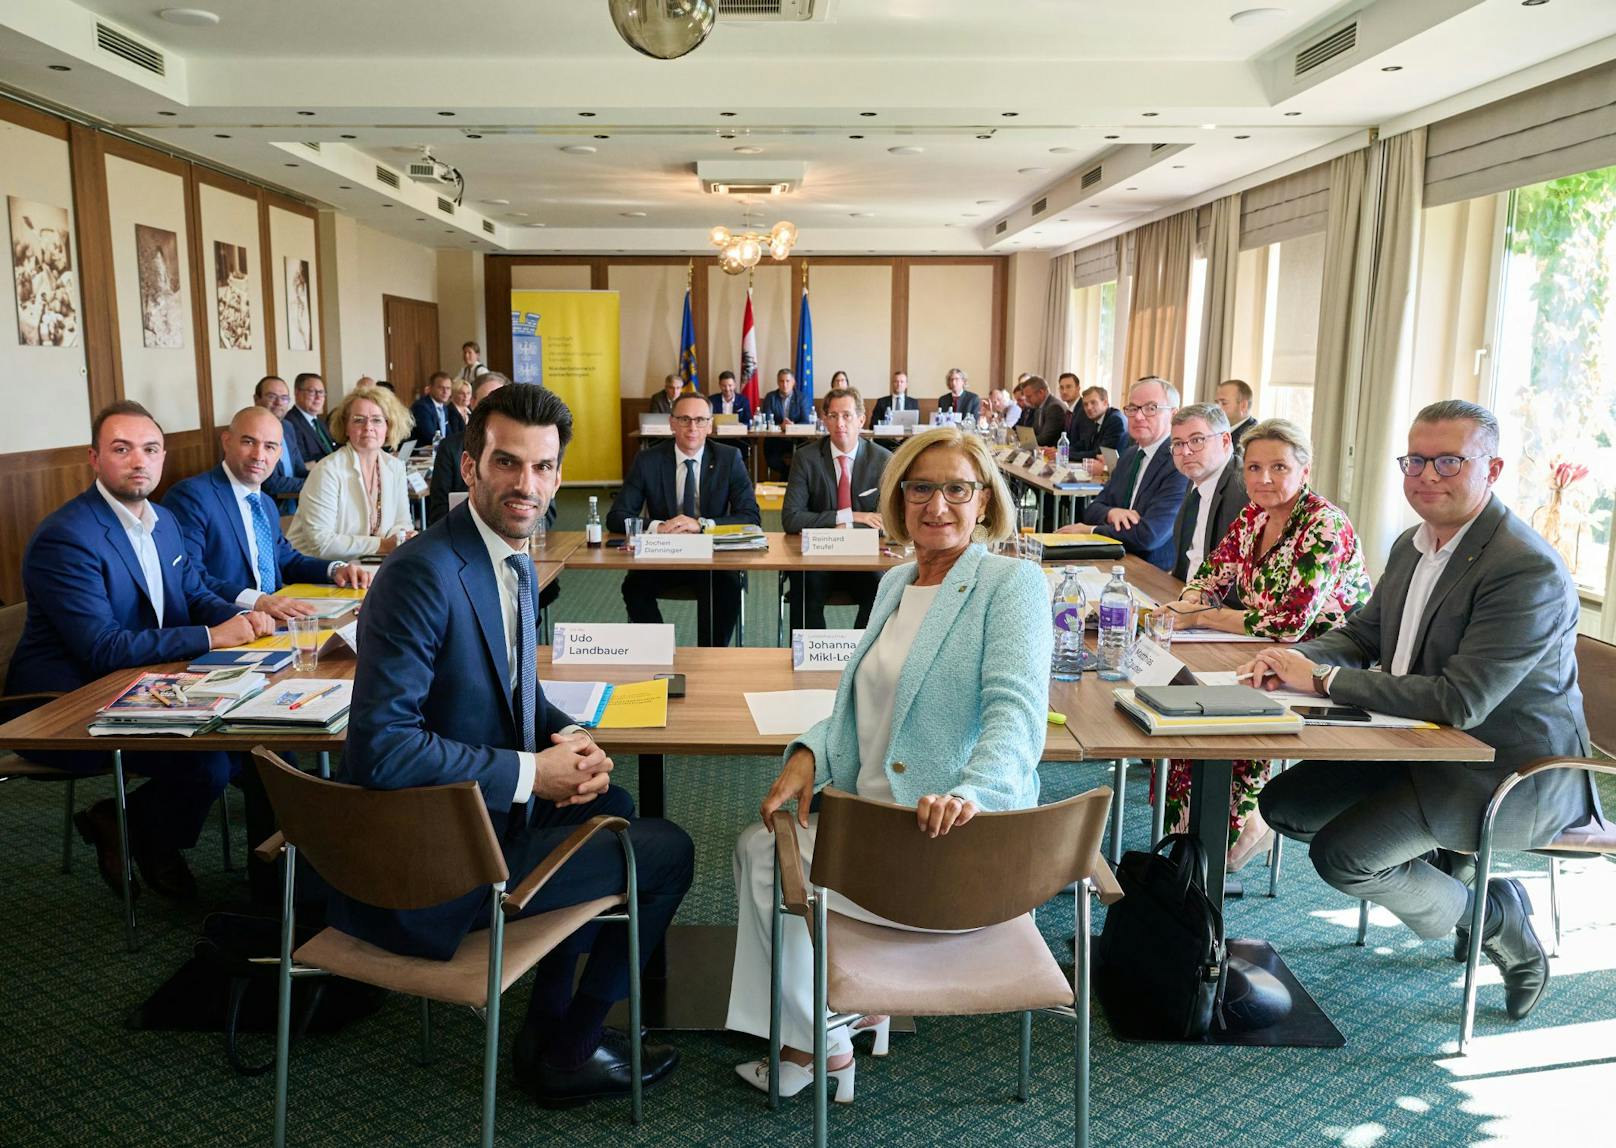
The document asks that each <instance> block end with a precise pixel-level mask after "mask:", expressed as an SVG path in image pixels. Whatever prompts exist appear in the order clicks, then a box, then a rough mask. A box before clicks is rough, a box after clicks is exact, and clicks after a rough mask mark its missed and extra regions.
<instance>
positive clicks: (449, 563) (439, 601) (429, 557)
mask: <svg viewBox="0 0 1616 1148" xmlns="http://www.w3.org/2000/svg"><path fill="white" fill-rule="evenodd" d="M536 617H537V611H536V610H535V618H536ZM538 640H539V639H538V632H537V628H536V627H535V632H534V644H535V648H537V643H538ZM359 648H360V650H361V651H363V653H362V655H361V656H360V658H359V665H358V668H357V669H356V671H355V673H354V693H353V709H352V711H351V714H352V716H351V717H350V719H349V723H350V724H349V729H348V749H347V754H346V755H345V764H346V768H347V775H348V776H347V780H349V781H351V782H353V783H354V784H356V785H363V786H365V787H367V788H369V789H404V788H407V787H410V786H418V785H451V784H453V783H455V782H458V781H474V782H476V783H477V786H478V788H479V789H481V790H482V794H483V800H484V801H485V802H487V804H488V813H489V817H490V818H491V819H492V821H493V823H494V832H495V833H496V834H497V835H499V836H500V837H501V838H503V837H504V835H505V832H506V828H507V824H508V822H509V819H510V817H511V798H512V796H513V795H514V794H515V792H516V783H517V779H518V775H519V772H520V767H519V765H518V763H517V757H516V754H517V751H518V750H519V749H520V748H521V746H522V740H521V738H520V736H519V735H518V732H517V726H516V714H515V712H514V710H513V708H512V698H511V685H510V672H509V662H508V654H507V651H506V646H505V623H504V621H503V620H502V618H501V615H500V609H499V583H498V582H497V581H496V580H495V577H494V568H493V564H492V563H491V562H490V561H489V558H488V548H487V547H485V546H484V545H483V540H482V536H481V535H480V534H478V532H477V527H476V524H475V523H473V522H472V520H471V508H470V507H469V506H460V507H457V508H456V509H455V510H453V511H451V512H450V514H449V516H448V517H447V518H445V519H444V520H443V521H442V522H440V523H438V524H437V525H436V526H433V527H431V528H430V529H428V530H427V531H426V532H425V533H424V534H422V535H421V536H420V537H418V538H415V539H412V540H411V541H410V542H409V543H408V544H406V545H404V546H401V547H399V549H398V550H396V551H394V552H393V554H392V556H391V557H389V558H388V559H387V577H385V578H378V579H377V580H376V582H375V584H374V585H373V586H372V587H371V590H370V593H369V594H367V595H366V596H365V608H364V609H363V610H361V611H360V612H359ZM570 724H571V720H570V719H569V718H568V717H567V716H566V714H564V713H562V712H561V711H560V710H558V709H556V708H555V707H554V706H552V705H550V704H549V703H548V702H547V701H545V699H544V696H543V692H542V690H541V692H540V696H539V698H538V706H537V708H536V712H535V720H534V739H535V744H536V745H537V746H538V748H539V749H540V750H541V751H542V750H545V749H548V748H549V747H550V745H551V741H550V735H551V734H552V733H555V732H558V731H560V730H561V729H564V728H565V727H566V726H568V725H570ZM518 815H521V814H520V813H519V814H518ZM487 903H488V891H487V890H486V889H477V890H474V891H472V892H470V893H468V894H466V895H465V896H463V897H460V898H458V899H456V900H454V901H449V902H446V903H445V904H442V905H437V906H434V907H433V908H430V909H419V910H410V911H404V912H396V911H392V910H386V909H378V908H375V907H374V906H370V905H363V904H360V903H358V902H355V901H350V900H348V899H347V898H345V897H341V896H335V895H334V896H333V897H332V902H331V915H330V921H331V924H333V925H335V926H336V927H337V928H339V929H341V930H342V931H343V932H345V933H348V934H349V935H350V936H355V937H359V938H360V939H362V940H366V941H369V942H370V943H372V944H374V945H380V946H381V947H382V948H385V949H389V950H391V951H393V952H397V953H405V954H409V955H420V956H428V957H434V958H436V959H439V960H446V959H447V958H448V957H450V956H452V955H453V954H454V951H455V949H456V948H457V947H458V946H459V944H460V940H461V938H462V937H464V936H465V935H466V933H467V932H468V931H469V930H470V929H471V926H472V923H473V921H474V920H475V919H476V917H477V915H478V913H479V912H480V911H481V910H482V909H483V907H484V906H485V905H487Z"/></svg>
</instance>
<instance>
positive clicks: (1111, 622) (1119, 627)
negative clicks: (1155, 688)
mask: <svg viewBox="0 0 1616 1148" xmlns="http://www.w3.org/2000/svg"><path fill="white" fill-rule="evenodd" d="M1099 646H1100V677H1102V678H1104V679H1105V680H1106V681H1108V682H1121V681H1126V680H1127V677H1128V657H1129V654H1130V652H1131V650H1132V647H1133V592H1132V591H1131V590H1129V589H1128V580H1127V579H1126V578H1125V577H1123V571H1122V567H1121V566H1113V567H1111V581H1109V582H1107V583H1106V584H1105V589H1104V590H1102V591H1101V592H1100V641H1099Z"/></svg>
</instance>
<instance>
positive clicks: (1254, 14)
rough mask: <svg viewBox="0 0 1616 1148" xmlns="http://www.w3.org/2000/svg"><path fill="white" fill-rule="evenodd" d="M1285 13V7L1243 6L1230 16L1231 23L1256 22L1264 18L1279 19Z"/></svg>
mask: <svg viewBox="0 0 1616 1148" xmlns="http://www.w3.org/2000/svg"><path fill="white" fill-rule="evenodd" d="M1284 15H1285V9H1283V8H1242V9H1241V10H1240V11H1238V12H1235V13H1233V14H1232V15H1231V16H1230V17H1229V23H1231V24H1256V23H1260V22H1262V21H1264V20H1277V19H1279V18H1280V17H1282V16H1284Z"/></svg>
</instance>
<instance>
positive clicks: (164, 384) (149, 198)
mask: <svg viewBox="0 0 1616 1148" xmlns="http://www.w3.org/2000/svg"><path fill="white" fill-rule="evenodd" d="M106 167H107V212H108V216H109V218H110V220H111V224H112V277H113V284H114V287H115V289H116V291H117V295H118V335H119V338H118V341H119V344H120V348H121V350H122V353H123V393H124V397H125V398H129V399H133V400H135V401H136V402H138V403H141V404H143V405H144V406H145V407H146V409H147V410H149V411H151V413H152V415H153V416H154V417H155V418H156V419H157V421H158V422H160V423H161V424H162V425H163V428H164V429H165V430H167V431H170V432H173V431H185V430H196V429H197V428H199V427H200V426H201V425H202V416H201V408H200V404H199V403H198V402H197V395H196V339H197V338H198V335H197V332H196V331H195V330H194V329H193V327H192V324H191V292H192V291H194V290H196V284H195V283H193V282H191V262H190V260H191V255H190V249H189V246H188V242H187V238H186V225H185V181H184V180H183V179H181V178H180V177H179V176H177V175H170V174H169V173H167V172H165V171H159V170H157V169H156V168H154V167H147V166H146V165H145V164H140V163H131V162H130V161H128V160H125V159H121V158H119V157H118V156H110V155H109V156H108V157H107V161H106ZM137 223H140V224H144V225H146V226H147V227H160V228H162V229H163V230H164V231H172V232H174V234H175V237H176V243H177V245H178V246H177V250H178V252H179V282H180V291H179V304H180V305H179V316H180V326H181V330H182V331H183V345H181V346H179V347H146V346H144V345H143V341H142V338H141V332H142V330H143V327H142V324H141V321H140V275H139V270H138V268H137V266H136V256H135V224H137ZM210 258H211V256H210ZM210 278H211V276H210ZM210 302H211V300H210ZM204 337H206V336H204Z"/></svg>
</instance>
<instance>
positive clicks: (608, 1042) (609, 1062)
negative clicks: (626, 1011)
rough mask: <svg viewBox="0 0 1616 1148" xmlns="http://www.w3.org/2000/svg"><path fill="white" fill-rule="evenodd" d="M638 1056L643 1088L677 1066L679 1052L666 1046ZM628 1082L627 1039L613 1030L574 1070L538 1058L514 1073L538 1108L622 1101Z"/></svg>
mask: <svg viewBox="0 0 1616 1148" xmlns="http://www.w3.org/2000/svg"><path fill="white" fill-rule="evenodd" d="M641 1056H642V1058H643V1059H642V1061H641V1064H640V1082H641V1084H642V1085H643V1086H644V1087H646V1088H650V1087H651V1086H652V1085H654V1084H657V1083H658V1082H659V1081H661V1080H663V1079H664V1078H665V1077H666V1076H667V1075H668V1074H669V1073H670V1072H672V1071H673V1067H674V1065H676V1064H678V1063H679V1051H678V1050H677V1049H675V1048H673V1047H672V1046H671V1045H666V1044H646V1045H643V1047H642V1048H641ZM630 1079H631V1078H630V1076H629V1042H628V1037H627V1036H626V1035H625V1034H623V1033H622V1032H619V1031H618V1030H617V1029H615V1028H609V1029H607V1030H606V1031H605V1033H604V1035H602V1037H601V1041H600V1046H599V1047H598V1048H596V1049H595V1051H594V1052H593V1053H592V1054H591V1055H590V1057H589V1059H588V1060H586V1061H584V1062H583V1064H581V1065H579V1066H578V1067H577V1068H570V1069H568V1068H556V1067H555V1066H553V1065H551V1064H548V1063H546V1061H545V1060H544V1058H543V1057H542V1056H541V1057H538V1058H537V1059H536V1061H532V1062H530V1063H529V1065H528V1067H526V1068H522V1067H519V1068H518V1071H517V1080H518V1082H519V1083H521V1085H522V1086H523V1087H524V1088H526V1089H527V1091H528V1093H529V1095H531V1096H532V1097H533V1098H534V1099H535V1100H537V1101H538V1102H539V1106H540V1107H541V1108H573V1107H576V1106H577V1105H580V1104H587V1103H589V1101H591V1100H601V1099H606V1098H609V1097H624V1096H627V1095H628V1094H629V1083H630Z"/></svg>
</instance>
